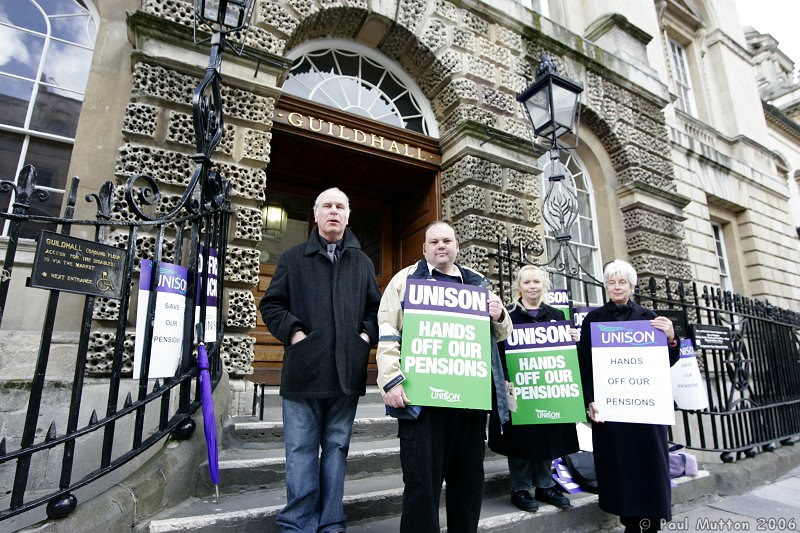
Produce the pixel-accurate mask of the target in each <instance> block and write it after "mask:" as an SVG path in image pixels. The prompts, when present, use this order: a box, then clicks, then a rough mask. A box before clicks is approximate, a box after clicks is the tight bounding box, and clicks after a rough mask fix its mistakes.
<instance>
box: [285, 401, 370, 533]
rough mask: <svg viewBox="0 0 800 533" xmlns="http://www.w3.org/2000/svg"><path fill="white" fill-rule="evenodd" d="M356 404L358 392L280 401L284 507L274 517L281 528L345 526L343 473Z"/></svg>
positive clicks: (311, 530)
mask: <svg viewBox="0 0 800 533" xmlns="http://www.w3.org/2000/svg"><path fill="white" fill-rule="evenodd" d="M357 405H358V396H339V397H336V398H296V399H290V398H284V399H283V431H284V439H285V441H286V506H285V507H284V508H283V509H282V510H281V512H280V513H278V516H277V518H276V519H275V523H276V524H277V525H278V526H279V527H280V528H281V529H282V531H297V532H302V533H315V532H320V533H328V532H334V531H344V530H345V528H346V525H347V517H346V516H345V514H344V509H343V506H342V498H343V496H344V475H345V470H346V468H347V452H348V450H349V449H350V435H351V434H352V431H353V419H354V418H355V416H356V406H357ZM320 448H321V449H322V454H321V455H320Z"/></svg>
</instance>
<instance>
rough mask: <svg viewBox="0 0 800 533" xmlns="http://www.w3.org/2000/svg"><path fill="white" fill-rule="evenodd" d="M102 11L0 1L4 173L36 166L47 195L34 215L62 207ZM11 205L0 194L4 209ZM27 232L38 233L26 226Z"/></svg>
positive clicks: (72, 1)
mask: <svg viewBox="0 0 800 533" xmlns="http://www.w3.org/2000/svg"><path fill="white" fill-rule="evenodd" d="M97 18H98V16H97V12H96V11H95V10H94V9H93V8H92V6H91V5H90V4H89V3H88V2H86V1H84V0H15V1H13V2H0V46H2V53H0V109H2V110H3V111H2V112H0V179H3V180H9V181H12V182H13V181H15V180H16V178H17V175H18V174H19V171H20V170H22V167H23V166H24V165H26V164H32V165H34V166H35V167H36V169H37V171H38V173H39V186H40V187H42V188H44V189H46V190H48V191H49V192H50V198H49V199H48V200H47V201H46V202H34V203H33V204H32V205H31V209H30V210H29V211H28V212H29V214H39V215H50V216H58V215H59V212H60V210H61V202H62V200H63V197H64V187H65V184H66V180H67V168H68V167H69V160H70V157H71V155H72V145H73V143H74V140H75V132H76V130H77V127H78V117H79V116H80V110H81V106H82V104H83V96H84V93H85V91H86V83H87V81H88V79H89V67H90V65H91V62H92V55H93V53H94V45H95V39H96V38H97ZM12 205H13V199H10V197H9V195H2V197H0V209H2V210H4V211H5V210H11V208H12ZM41 228H42V226H41V225H38V226H35V230H36V233H38V230H39V229H41ZM5 231H7V229H6V228H3V233H5ZM22 236H24V237H32V236H34V234H33V233H30V232H28V231H26V229H25V227H24V226H23V230H22Z"/></svg>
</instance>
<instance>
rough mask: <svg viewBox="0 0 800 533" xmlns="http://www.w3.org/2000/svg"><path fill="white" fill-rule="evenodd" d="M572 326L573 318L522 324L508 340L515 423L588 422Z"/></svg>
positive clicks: (506, 343)
mask: <svg viewBox="0 0 800 533" xmlns="http://www.w3.org/2000/svg"><path fill="white" fill-rule="evenodd" d="M571 326H572V322H571V321H562V322H543V323H540V324H519V325H516V326H514V331H513V332H512V333H511V336H510V337H509V338H508V339H506V341H505V349H506V350H505V351H506V367H507V368H508V375H509V378H510V380H511V383H512V384H513V385H514V388H515V389H516V391H517V410H516V412H512V413H511V421H512V422H513V423H514V424H515V425H521V424H559V423H562V422H585V421H586V410H585V407H584V403H583V391H582V390H581V373H580V367H579V365H578V351H577V348H576V346H575V341H574V340H572V337H571V336H570V334H569V328H570V327H571Z"/></svg>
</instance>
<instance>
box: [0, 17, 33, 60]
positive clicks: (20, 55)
mask: <svg viewBox="0 0 800 533" xmlns="http://www.w3.org/2000/svg"><path fill="white" fill-rule="evenodd" d="M2 17H3V14H2V11H0V18H2ZM0 50H2V51H3V53H2V54H0V66H3V65H6V64H7V63H9V62H11V60H12V59H14V60H16V61H18V62H20V63H30V62H31V59H32V58H31V54H30V52H28V48H27V47H26V46H25V42H24V41H23V40H22V35H21V34H20V32H19V30H15V29H13V28H9V27H8V26H0Z"/></svg>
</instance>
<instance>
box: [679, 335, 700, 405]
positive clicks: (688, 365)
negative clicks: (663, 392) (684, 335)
mask: <svg viewBox="0 0 800 533" xmlns="http://www.w3.org/2000/svg"><path fill="white" fill-rule="evenodd" d="M672 396H673V398H674V399H675V403H676V404H677V406H678V408H680V409H688V410H700V409H706V408H708V391H707V390H706V383H705V380H703V375H702V374H701V373H700V366H699V365H698V364H697V356H696V354H695V353H694V346H692V339H682V340H681V358H680V360H679V361H678V362H677V363H675V364H674V365H673V366H672Z"/></svg>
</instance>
